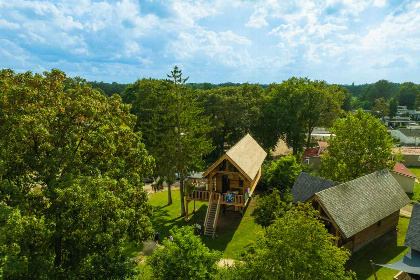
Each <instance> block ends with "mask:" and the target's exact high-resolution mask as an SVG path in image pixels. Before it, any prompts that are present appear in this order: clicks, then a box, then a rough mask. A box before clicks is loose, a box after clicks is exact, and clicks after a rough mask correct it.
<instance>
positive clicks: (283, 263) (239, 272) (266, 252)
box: [219, 204, 355, 280]
mask: <svg viewBox="0 0 420 280" xmlns="http://www.w3.org/2000/svg"><path fill="white" fill-rule="evenodd" d="M317 217H318V215H317V212H316V211H315V210H314V209H313V208H312V205H310V204H303V205H300V206H298V207H297V208H295V209H293V210H291V211H288V212H286V214H285V215H284V217H282V218H279V219H277V220H276V221H275V222H274V223H273V224H272V225H271V226H269V227H268V228H267V232H266V233H265V234H264V235H263V236H261V237H260V238H258V241H257V244H256V245H255V248H253V250H251V251H250V252H248V254H246V255H245V257H244V261H245V262H244V263H239V262H237V263H236V264H235V266H234V267H230V268H225V270H224V271H222V272H221V274H220V275H219V279H223V280H228V279H229V280H233V279H252V280H253V279H255V280H256V279H279V280H282V279H284V280H288V279H318V280H323V279H348V280H349V279H355V275H354V273H353V272H351V271H346V269H345V263H346V261H347V260H348V259H349V252H348V251H346V250H345V249H343V248H338V247H337V246H336V245H335V239H336V238H335V237H333V236H332V235H331V234H329V233H328V232H327V230H326V229H325V226H324V224H323V223H322V222H321V221H320V220H319V219H318V218H317Z"/></svg>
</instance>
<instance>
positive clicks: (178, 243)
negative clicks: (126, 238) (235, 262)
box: [147, 226, 220, 280]
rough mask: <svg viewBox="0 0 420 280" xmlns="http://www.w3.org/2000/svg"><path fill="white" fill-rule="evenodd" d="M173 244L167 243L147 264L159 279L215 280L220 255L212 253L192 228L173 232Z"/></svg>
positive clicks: (165, 242) (164, 243) (183, 228)
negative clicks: (213, 277) (213, 279)
mask: <svg viewBox="0 0 420 280" xmlns="http://www.w3.org/2000/svg"><path fill="white" fill-rule="evenodd" d="M170 233H171V235H172V237H173V242H169V241H167V240H165V241H164V242H163V245H164V247H161V248H158V249H157V250H156V251H155V252H154V253H153V255H152V256H151V257H150V258H149V259H148V260H147V262H148V264H150V266H151V267H152V272H153V276H154V277H155V278H156V279H174V280H175V279H180V280H183V279H203V280H204V279H212V276H213V275H214V274H216V272H217V261H218V260H219V259H220V254H219V253H218V252H216V251H213V250H210V249H209V248H207V247H206V245H204V244H203V243H202V242H201V239H200V237H199V236H196V235H194V231H193V228H192V227H188V226H186V227H182V228H178V229H174V230H171V231H170Z"/></svg>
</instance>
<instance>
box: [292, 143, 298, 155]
mask: <svg viewBox="0 0 420 280" xmlns="http://www.w3.org/2000/svg"><path fill="white" fill-rule="evenodd" d="M297 152H298V149H297V147H296V146H295V145H293V155H294V156H295V155H297Z"/></svg>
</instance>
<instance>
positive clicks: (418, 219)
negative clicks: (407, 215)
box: [404, 203, 420, 251]
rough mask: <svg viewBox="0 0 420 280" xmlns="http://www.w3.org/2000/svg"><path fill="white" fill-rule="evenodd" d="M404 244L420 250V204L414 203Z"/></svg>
mask: <svg viewBox="0 0 420 280" xmlns="http://www.w3.org/2000/svg"><path fill="white" fill-rule="evenodd" d="M404 245H405V246H407V247H410V248H411V249H414V250H417V251H420V204H418V203H414V205H413V212H412V213H411V220H410V224H409V225H408V230H407V235H406V236H405V243H404Z"/></svg>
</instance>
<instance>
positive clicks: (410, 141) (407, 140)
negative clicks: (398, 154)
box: [391, 130, 420, 146]
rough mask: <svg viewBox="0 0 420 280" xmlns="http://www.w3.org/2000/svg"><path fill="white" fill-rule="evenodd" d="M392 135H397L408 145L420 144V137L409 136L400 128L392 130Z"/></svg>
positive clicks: (396, 136)
mask: <svg viewBox="0 0 420 280" xmlns="http://www.w3.org/2000/svg"><path fill="white" fill-rule="evenodd" d="M391 135H392V136H395V138H397V139H398V140H400V141H401V142H403V143H404V144H408V145H416V146H418V145H419V144H420V138H419V137H407V136H405V135H404V134H403V133H401V131H399V130H391Z"/></svg>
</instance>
